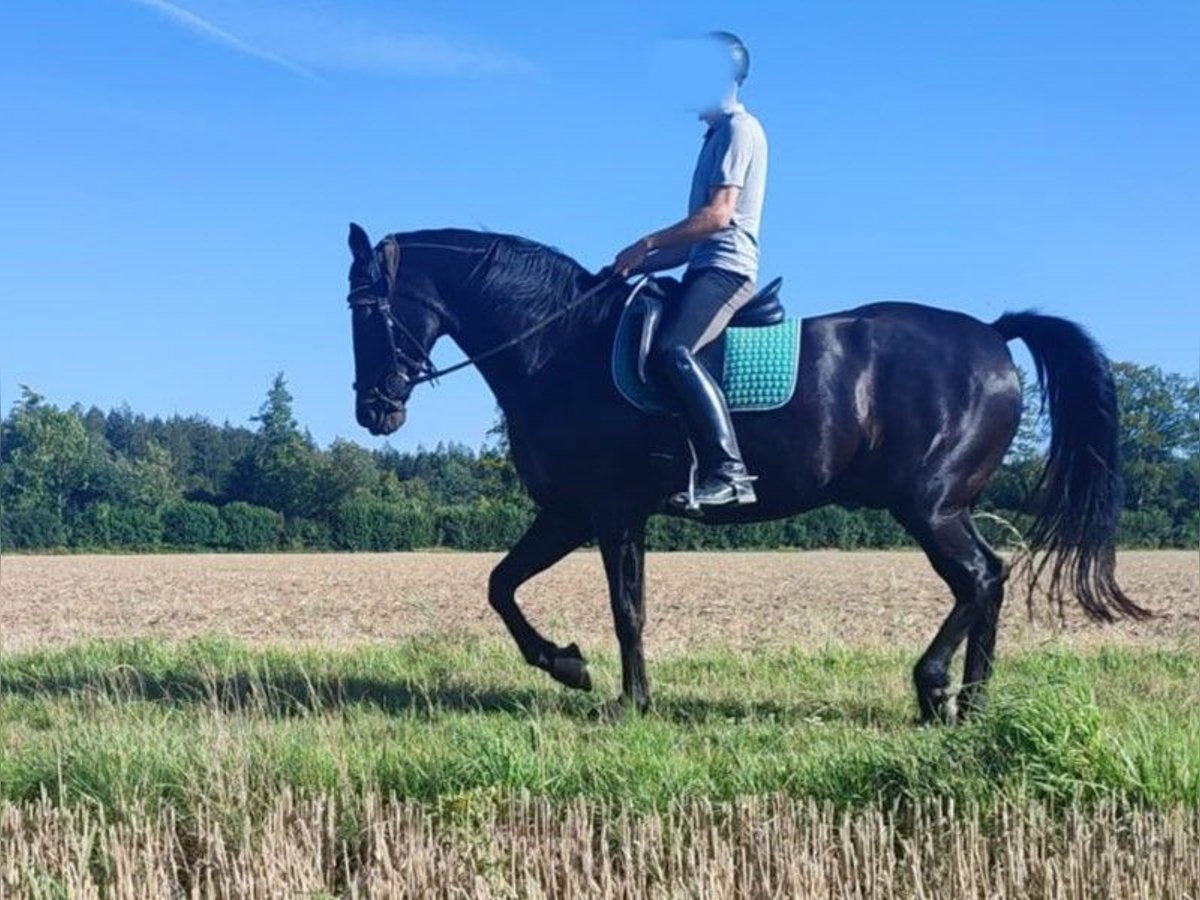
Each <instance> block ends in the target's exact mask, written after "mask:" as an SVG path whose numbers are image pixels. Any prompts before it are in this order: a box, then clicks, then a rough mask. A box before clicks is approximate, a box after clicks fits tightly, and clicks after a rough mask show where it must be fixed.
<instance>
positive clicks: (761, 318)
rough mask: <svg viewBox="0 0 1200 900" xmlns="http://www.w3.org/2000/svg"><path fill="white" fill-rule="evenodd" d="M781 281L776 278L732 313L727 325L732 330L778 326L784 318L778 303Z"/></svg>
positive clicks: (780, 305)
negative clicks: (732, 328)
mask: <svg viewBox="0 0 1200 900" xmlns="http://www.w3.org/2000/svg"><path fill="white" fill-rule="evenodd" d="M781 287H783V279H782V278H776V279H775V280H774V281H772V282H770V283H769V284H768V285H767V286H766V287H765V288H763V289H762V290H761V291H759V292H758V293H757V294H755V295H754V296H753V297H751V298H750V299H749V300H748V301H747V302H746V305H745V306H743V307H742V308H741V309H739V310H738V311H737V312H736V313H734V316H733V318H732V319H731V320H730V322H729V324H730V325H731V326H732V327H734V328H756V327H758V326H760V325H778V324H779V323H780V322H782V321H783V320H784V319H785V318H786V316H785V314H784V312H783V304H782V303H780V302H779V289H780V288H781Z"/></svg>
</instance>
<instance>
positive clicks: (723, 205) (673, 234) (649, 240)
mask: <svg viewBox="0 0 1200 900" xmlns="http://www.w3.org/2000/svg"><path fill="white" fill-rule="evenodd" d="M740 192H741V188H740V187H738V186H737V185H733V184H722V185H719V186H717V187H715V188H713V189H712V194H711V195H710V196H709V198H708V203H707V204H706V205H704V206H702V207H700V208H699V209H698V210H696V211H695V212H694V213H692V214H691V215H690V216H688V217H687V218H686V219H683V220H682V221H679V222H676V223H675V224H674V225H671V226H670V227H669V228H664V229H662V231H656V232H654V233H653V234H648V235H646V238H645V240H646V244H647V249H649V250H669V249H671V248H673V247H688V246H691V245H692V244H694V243H696V241H699V240H703V239H704V238H706V237H708V236H709V235H710V234H716V233H717V232H718V231H720V230H721V229H722V228H728V227H729V223H730V222H732V221H733V211H734V209H735V208H736V207H737V199H738V194H739V193H740Z"/></svg>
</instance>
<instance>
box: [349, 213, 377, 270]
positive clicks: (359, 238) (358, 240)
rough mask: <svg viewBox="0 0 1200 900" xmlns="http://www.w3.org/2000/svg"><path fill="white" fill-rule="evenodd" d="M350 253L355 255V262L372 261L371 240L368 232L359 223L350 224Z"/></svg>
mask: <svg viewBox="0 0 1200 900" xmlns="http://www.w3.org/2000/svg"><path fill="white" fill-rule="evenodd" d="M348 243H349V244H350V252H351V253H352V254H354V258H355V260H357V261H359V262H366V261H368V260H370V259H371V254H372V251H371V239H370V238H369V237H367V232H366V231H364V230H363V227H362V226H361V225H359V224H358V223H357V222H351V223H350V239H349V241H348Z"/></svg>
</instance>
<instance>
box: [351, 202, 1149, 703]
mask: <svg viewBox="0 0 1200 900" xmlns="http://www.w3.org/2000/svg"><path fill="white" fill-rule="evenodd" d="M350 250H351V252H352V253H353V256H354V261H353V264H352V265H351V268H350V287H351V291H350V304H351V308H352V310H353V336H354V357H355V376H356V383H355V391H356V396H357V418H358V421H359V423H360V424H361V425H362V426H363V427H365V428H367V429H368V430H369V431H370V432H371V433H372V434H376V435H380V434H390V433H392V432H393V431H395V430H396V429H397V428H399V427H400V426H401V425H402V424H403V423H404V420H405V416H406V405H407V403H408V400H409V395H410V394H411V392H412V390H413V387H414V385H415V384H417V383H420V382H423V381H427V380H429V376H430V373H431V369H432V363H431V362H430V359H429V351H430V348H431V347H432V346H433V344H434V342H435V341H437V339H438V338H439V337H441V336H443V335H449V336H450V337H451V338H453V339H454V341H455V342H456V343H457V344H458V346H459V347H460V348H461V349H462V350H463V351H464V352H465V353H466V354H467V355H468V356H469V357H471V358H472V359H473V360H474V361H475V362H476V364H477V365H478V368H479V370H480V371H481V373H482V374H483V377H484V378H485V379H486V380H487V382H488V384H489V386H490V387H491V389H492V391H493V392H494V393H495V395H496V398H497V400H498V401H499V403H500V406H501V408H502V409H503V411H504V414H505V418H506V421H507V424H508V431H509V438H510V445H511V448H512V453H513V458H514V461H515V464H516V467H517V470H518V471H519V473H520V475H521V478H522V480H523V482H524V484H525V486H526V487H527V489H528V491H529V493H530V495H531V496H532V498H533V500H534V501H535V503H536V504H537V507H538V510H539V511H538V513H537V515H536V517H535V518H534V521H533V523H532V524H531V525H530V527H529V530H528V531H527V532H526V533H525V534H524V535H523V536H522V537H521V539H520V540H519V541H518V542H517V544H516V546H514V547H513V548H512V550H511V551H510V552H509V553H508V555H507V556H505V557H504V559H503V560H502V561H501V562H500V563H499V564H498V565H497V566H496V568H495V570H494V571H493V572H492V575H491V579H490V584H489V600H490V602H491V605H492V606H493V607H494V608H495V610H496V611H497V612H498V613H499V614H500V616H501V617H502V618H503V619H504V623H505V625H506V626H507V627H508V630H509V631H510V632H511V633H512V636H513V638H514V639H515V640H516V642H517V645H518V647H519V648H520V650H521V653H522V655H523V656H524V658H525V660H526V661H527V662H528V663H530V664H531V665H534V666H537V667H538V668H540V669H544V670H546V671H547V672H548V673H549V674H550V675H551V676H552V677H553V678H555V679H556V680H557V681H559V682H561V683H563V684H565V685H567V686H569V687H573V688H580V689H584V690H587V689H590V687H591V680H590V678H589V676H588V672H587V666H586V662H585V660H584V658H583V656H582V655H581V654H580V652H579V649H578V647H577V646H576V645H575V644H569V645H567V646H559V645H557V644H555V643H553V642H552V641H549V640H547V639H546V638H545V637H543V636H542V635H541V634H540V633H539V632H538V631H537V630H536V629H535V628H534V627H533V626H532V625H531V624H530V623H529V622H528V620H527V619H526V618H525V616H524V615H523V614H522V612H521V610H520V608H519V607H518V606H517V603H516V599H515V594H516V590H517V588H518V587H519V586H520V585H521V584H522V583H524V582H525V581H526V580H528V579H529V578H531V577H532V576H534V575H535V574H537V573H538V572H541V571H543V570H544V569H546V568H548V567H549V566H551V565H553V564H554V563H555V562H557V561H558V560H560V559H561V558H562V557H564V556H565V555H566V554H568V553H570V552H571V551H572V550H574V549H576V548H577V547H579V546H580V545H582V544H584V543H585V542H587V541H589V540H593V539H594V540H596V541H597V542H598V544H599V546H600V551H601V554H602V556H603V560H604V568H605V571H606V573H607V576H608V587H609V592H610V597H611V603H612V613H613V618H614V620H615V625H616V632H617V638H618V640H619V642H620V649H621V665H622V683H623V697H622V699H623V700H624V701H627V702H630V703H632V704H633V705H634V706H636V707H637V708H639V709H645V708H646V707H647V705H648V703H649V699H650V692H649V686H648V682H647V678H646V666H645V660H644V658H643V654H642V626H643V623H644V621H645V585H644V575H645V567H644V553H645V528H646V521H647V519H648V517H649V516H651V515H652V514H655V513H659V512H666V511H667V510H666V507H665V506H664V499H665V498H666V497H667V495H668V494H669V493H670V492H671V491H673V490H677V489H678V488H679V487H680V485H682V484H683V483H684V482H685V480H686V478H687V472H688V457H687V454H686V453H685V452H683V444H682V437H680V438H678V440H679V442H680V451H681V452H679V453H678V454H677V455H676V457H675V458H676V460H677V462H675V463H674V465H673V466H669V467H668V468H669V471H667V472H666V473H665V474H666V477H664V472H663V470H662V466H661V465H656V464H655V462H653V461H652V455H653V454H654V451H655V450H656V449H661V446H662V435H663V432H664V422H669V421H670V420H669V419H667V418H666V417H663V416H653V415H648V414H646V413H643V412H641V411H639V410H638V409H636V408H634V407H633V406H632V405H631V404H630V403H628V402H627V401H626V400H625V399H624V398H623V397H622V396H621V395H620V394H619V393H618V391H617V390H616V388H615V387H614V384H613V381H612V375H611V369H610V355H611V351H612V342H613V338H614V333H615V331H616V326H617V322H618V319H619V317H620V314H621V310H622V306H623V301H624V300H625V298H626V296H627V294H628V288H627V287H626V286H625V285H624V284H623V283H621V282H619V281H617V280H614V279H612V278H611V277H607V276H605V275H603V274H601V275H594V274H591V273H589V272H588V271H587V270H586V269H584V268H583V267H582V266H580V265H579V264H578V263H576V262H575V261H573V260H572V259H570V258H569V257H567V256H565V255H564V254H562V253H559V252H557V251H555V250H552V249H550V248H548V247H545V246H542V245H540V244H536V243H534V242H531V241H528V240H525V239H523V238H518V237H511V236H504V235H495V234H488V233H478V232H472V231H465V230H457V229H446V230H435V231H414V232H408V233H404V234H395V235H392V236H389V237H388V238H386V239H385V240H384V241H382V242H381V243H380V245H379V246H378V247H374V248H373V247H372V246H371V243H370V241H369V240H368V238H367V235H366V233H365V232H364V231H363V230H362V228H360V227H359V226H357V225H351V227H350ZM1014 338H1020V339H1022V340H1023V341H1024V342H1025V343H1026V344H1027V345H1028V347H1029V349H1030V352H1031V353H1032V355H1033V359H1034V362H1035V365H1036V368H1037V375H1038V378H1039V383H1040V385H1041V387H1042V390H1043V396H1044V399H1045V402H1046V403H1047V404H1048V406H1049V412H1050V419H1051V423H1052V437H1051V442H1050V448H1049V460H1048V464H1047V467H1046V469H1045V472H1044V473H1043V476H1042V481H1041V485H1040V491H1039V497H1040V508H1039V510H1038V515H1037V519H1036V523H1035V524H1034V526H1033V527H1032V530H1031V533H1030V535H1029V541H1030V544H1031V547H1032V548H1033V549H1034V551H1035V552H1036V553H1037V554H1038V557H1037V558H1038V559H1039V560H1040V562H1039V565H1038V567H1037V572H1038V573H1041V572H1042V570H1043V569H1048V573H1049V586H1048V587H1049V591H1050V593H1051V595H1052V596H1057V597H1061V596H1062V595H1063V593H1064V592H1065V591H1069V592H1070V593H1071V594H1073V595H1074V596H1075V597H1076V598H1077V599H1078V601H1079V603H1080V604H1081V605H1082V607H1083V609H1084V611H1085V612H1086V613H1087V614H1088V615H1089V616H1091V617H1092V618H1094V619H1101V620H1111V619H1113V618H1114V617H1115V616H1116V615H1128V616H1135V617H1141V616H1144V615H1147V612H1146V611H1145V610H1143V609H1142V608H1141V607H1140V606H1138V605H1137V604H1136V603H1134V602H1133V601H1132V600H1130V599H1129V598H1128V597H1127V596H1126V595H1125V594H1124V593H1123V592H1122V590H1121V589H1120V587H1119V586H1118V585H1117V582H1116V579H1115V576H1114V567H1115V553H1114V534H1115V531H1116V525H1117V516H1118V512H1119V509H1120V501H1121V483H1120V477H1119V474H1118V465H1117V450H1118V447H1117V409H1116V401H1115V394H1114V389H1113V382H1112V375H1111V372H1110V369H1109V364H1108V360H1107V359H1106V358H1105V357H1104V355H1103V354H1102V353H1101V351H1100V350H1099V349H1098V348H1097V346H1096V345H1095V344H1094V343H1093V342H1092V340H1091V339H1090V338H1089V337H1088V336H1087V334H1086V333H1085V332H1084V331H1083V330H1082V329H1081V328H1080V327H1079V326H1078V325H1075V324H1073V323H1071V322H1068V321H1065V320H1063V319H1058V318H1052V317H1049V316H1042V315H1036V314H1033V313H1028V312H1026V313H1016V314H1007V315H1004V316H1002V317H1001V318H1000V319H999V320H997V321H996V322H994V323H992V324H991V325H987V324H984V323H982V322H980V321H978V320H976V319H973V318H971V317H969V316H966V315H962V314H959V313H955V312H948V311H944V310H939V309H933V308H929V307H925V306H919V305H916V304H908V303H879V304H873V305H870V306H863V307H860V308H858V309H854V310H849V311H846V312H839V313H833V314H831V315H826V316H820V317H817V318H812V319H806V320H805V321H804V322H803V328H802V337H801V363H800V365H801V371H800V375H799V381H798V386H797V389H796V392H795V394H794V396H793V398H792V399H791V400H790V402H788V403H787V404H786V405H785V406H783V407H781V408H779V409H777V410H774V411H771V412H754V413H743V414H736V415H735V424H736V428H737V431H738V435H739V439H740V441H741V444H742V447H743V448H744V451H745V454H746V461H747V463H748V465H749V467H750V469H751V471H752V472H754V473H755V474H756V475H757V476H758V483H757V492H758V497H759V500H758V503H757V504H755V505H752V506H748V507H738V508H732V509H727V510H716V511H713V512H711V513H709V514H707V515H706V518H705V521H708V522H713V523H726V522H749V521H758V520H765V519H772V518H779V517H784V516H791V515H793V514H795V513H798V512H801V511H804V510H808V509H813V508H815V507H818V506H822V505H824V504H830V503H835V504H842V505H850V506H867V507H874V508H884V509H887V510H890V512H891V513H892V515H894V516H895V517H896V519H897V520H898V521H899V522H900V523H901V524H902V525H903V526H904V528H905V529H907V530H908V532H909V533H910V534H912V536H913V537H914V538H915V539H916V541H917V542H918V543H919V544H920V546H921V547H922V548H923V549H924V551H925V553H926V555H927V556H928V557H929V560H930V562H931V563H932V564H933V567H934V568H935V569H936V570H937V572H938V574H939V575H941V576H942V578H943V579H944V580H945V581H946V583H947V584H948V585H949V587H950V590H951V592H952V593H953V595H954V606H953V608H952V609H951V610H950V613H949V615H948V616H947V617H946V619H945V621H944V622H943V623H942V625H941V627H940V628H939V629H938V632H937V635H936V636H935V637H934V639H933V642H932V643H931V644H930V645H929V648H928V649H927V650H926V651H925V653H924V654H923V655H922V656H921V658H920V660H919V662H918V663H917V665H916V668H915V671H914V679H915V682H916V693H917V700H918V703H919V706H920V711H921V715H922V718H924V719H930V718H936V717H939V716H947V715H949V714H950V710H951V707H950V705H949V699H950V691H949V684H950V676H949V671H948V667H949V664H950V661H951V658H952V657H953V655H954V652H955V650H956V649H957V648H958V647H959V646H960V644H961V643H962V641H963V639H964V638H965V639H966V641H967V653H966V662H965V666H964V677H963V691H962V701H963V702H961V703H960V708H961V709H963V710H970V709H972V708H974V707H975V706H977V705H978V703H979V702H980V700H981V698H982V689H983V687H984V684H985V682H986V681H987V679H988V677H989V675H990V672H991V667H992V658H993V653H994V649H995V642H996V622H997V616H998V614H999V611H1000V605H1001V602H1002V600H1003V595H1004V583H1005V580H1006V578H1007V577H1008V567H1007V566H1006V564H1005V563H1004V562H1003V561H1002V560H1001V559H1000V558H999V557H998V556H997V555H996V554H995V553H994V552H993V551H992V549H991V548H990V547H989V546H988V545H987V543H986V542H985V541H984V540H983V538H982V537H981V536H980V534H979V532H978V531H977V530H976V528H975V525H974V523H973V522H972V518H971V508H972V504H973V503H974V502H975V500H976V498H977V497H978V496H979V494H980V491H982V490H983V487H984V485H986V484H987V482H988V479H989V478H990V477H991V476H992V474H993V472H994V471H995V470H996V467H997V466H998V465H999V464H1000V461H1001V459H1002V458H1003V456H1004V454H1005V451H1006V450H1007V448H1008V446H1009V443H1010V442H1011V441H1012V439H1013V436H1014V434H1015V433H1016V430H1017V425H1018V421H1019V419H1020V415H1021V392H1020V388H1019V383H1018V378H1017V371H1016V369H1015V367H1014V365H1013V361H1012V358H1011V356H1010V355H1009V352H1008V348H1007V346H1006V342H1007V341H1010V340H1013V339H1014ZM653 459H658V460H661V456H653ZM614 486H617V487H615V488H614Z"/></svg>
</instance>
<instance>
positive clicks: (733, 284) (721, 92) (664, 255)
mask: <svg viewBox="0 0 1200 900" xmlns="http://www.w3.org/2000/svg"><path fill="white" fill-rule="evenodd" d="M709 36H710V37H711V38H712V39H713V41H714V42H715V45H716V46H717V47H718V48H720V51H721V52H720V59H719V66H718V68H719V74H720V77H719V78H717V79H714V80H712V81H710V83H709V84H708V85H705V87H706V88H709V89H710V90H709V95H708V96H707V97H705V103H704V105H703V106H702V107H701V110H700V118H701V120H702V121H704V122H705V123H706V124H707V125H708V130H707V132H706V133H705V135H704V144H703V145H702V146H701V148H700V157H699V159H698V160H697V161H696V170H695V173H694V174H693V176H692V190H691V197H690V199H689V202H688V215H687V218H685V219H683V220H682V221H680V222H677V223H676V224H674V225H671V226H670V227H668V228H664V229H662V230H661V231H656V232H654V233H653V234H648V235H646V236H645V237H642V238H639V239H638V240H636V241H634V242H633V243H632V244H630V245H629V246H628V247H626V248H625V249H624V250H622V251H621V252H620V253H618V254H617V257H616V260H615V261H614V263H613V268H614V269H615V270H616V272H617V273H618V274H619V275H621V276H622V277H626V276H628V275H630V274H636V273H648V272H659V271H663V270H666V269H673V268H675V267H676V266H680V265H683V264H684V263H685V262H686V263H687V267H688V268H687V274H686V275H685V276H684V278H683V285H682V292H681V296H680V298H679V302H678V303H677V304H676V305H675V308H674V309H673V310H672V312H671V313H670V314H669V315H668V318H667V320H666V321H665V322H664V323H663V328H662V331H661V332H660V333H659V336H658V339H657V342H656V347H655V353H654V356H653V359H652V365H653V366H654V370H655V372H656V373H657V374H658V375H659V376H660V380H661V381H663V382H664V383H665V384H667V385H668V386H669V388H670V390H672V391H673V392H674V394H675V396H676V399H677V400H678V402H679V404H680V408H681V412H682V415H683V421H684V425H685V427H686V428H687V431H688V436H689V437H690V438H691V440H692V444H693V445H694V446H695V448H696V456H697V461H698V464H699V472H698V477H697V480H696V488H695V500H696V502H697V503H698V504H699V505H700V506H701V507H705V506H725V505H728V504H741V503H753V502H755V499H756V498H755V496H754V488H753V486H752V483H751V482H752V481H753V478H752V477H751V476H750V474H749V472H747V470H746V466H745V464H744V463H743V462H742V454H741V451H740V450H739V449H738V443H737V437H736V436H735V434H734V431H733V422H732V421H731V419H730V416H729V410H728V408H727V407H726V404H725V396H724V394H722V392H721V388H720V386H719V385H718V384H717V383H716V381H715V380H714V379H713V378H712V376H711V375H709V373H708V372H707V371H706V370H705V369H704V367H703V366H701V365H700V364H699V363H698V362H697V361H696V358H695V355H694V354H695V353H696V352H697V351H699V350H700V348H701V347H703V346H705V345H706V344H709V343H711V342H712V341H713V340H715V339H716V338H717V337H718V336H719V335H720V334H721V331H722V330H723V329H724V328H725V326H726V325H727V324H728V323H729V320H730V319H731V318H732V317H733V315H734V313H736V312H737V311H738V309H739V308H740V307H741V306H743V305H744V304H745V303H746V301H748V300H749V299H750V298H751V297H753V295H754V281H755V277H756V276H757V274H758V229H759V221H760V219H761V217H762V206H763V195H764V193H765V191H766V181H767V137H766V134H765V133H764V132H763V128H762V125H761V124H760V123H759V121H758V119H756V118H755V117H754V116H752V115H751V114H750V113H748V112H747V111H746V108H745V107H744V106H743V105H742V104H741V103H739V102H738V88H739V87H740V86H741V85H742V83H743V82H744V81H745V80H746V75H747V73H748V72H749V70H750V54H749V51H748V50H747V49H746V45H745V44H743V43H742V42H741V40H739V39H738V38H737V37H736V36H735V35H733V34H730V33H729V32H726V31H714V32H712V33H711V34H710V35H709ZM687 502H688V497H687V495H686V494H677V495H676V496H674V497H672V498H671V503H672V504H673V505H675V506H677V507H683V506H686V505H687Z"/></svg>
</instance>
